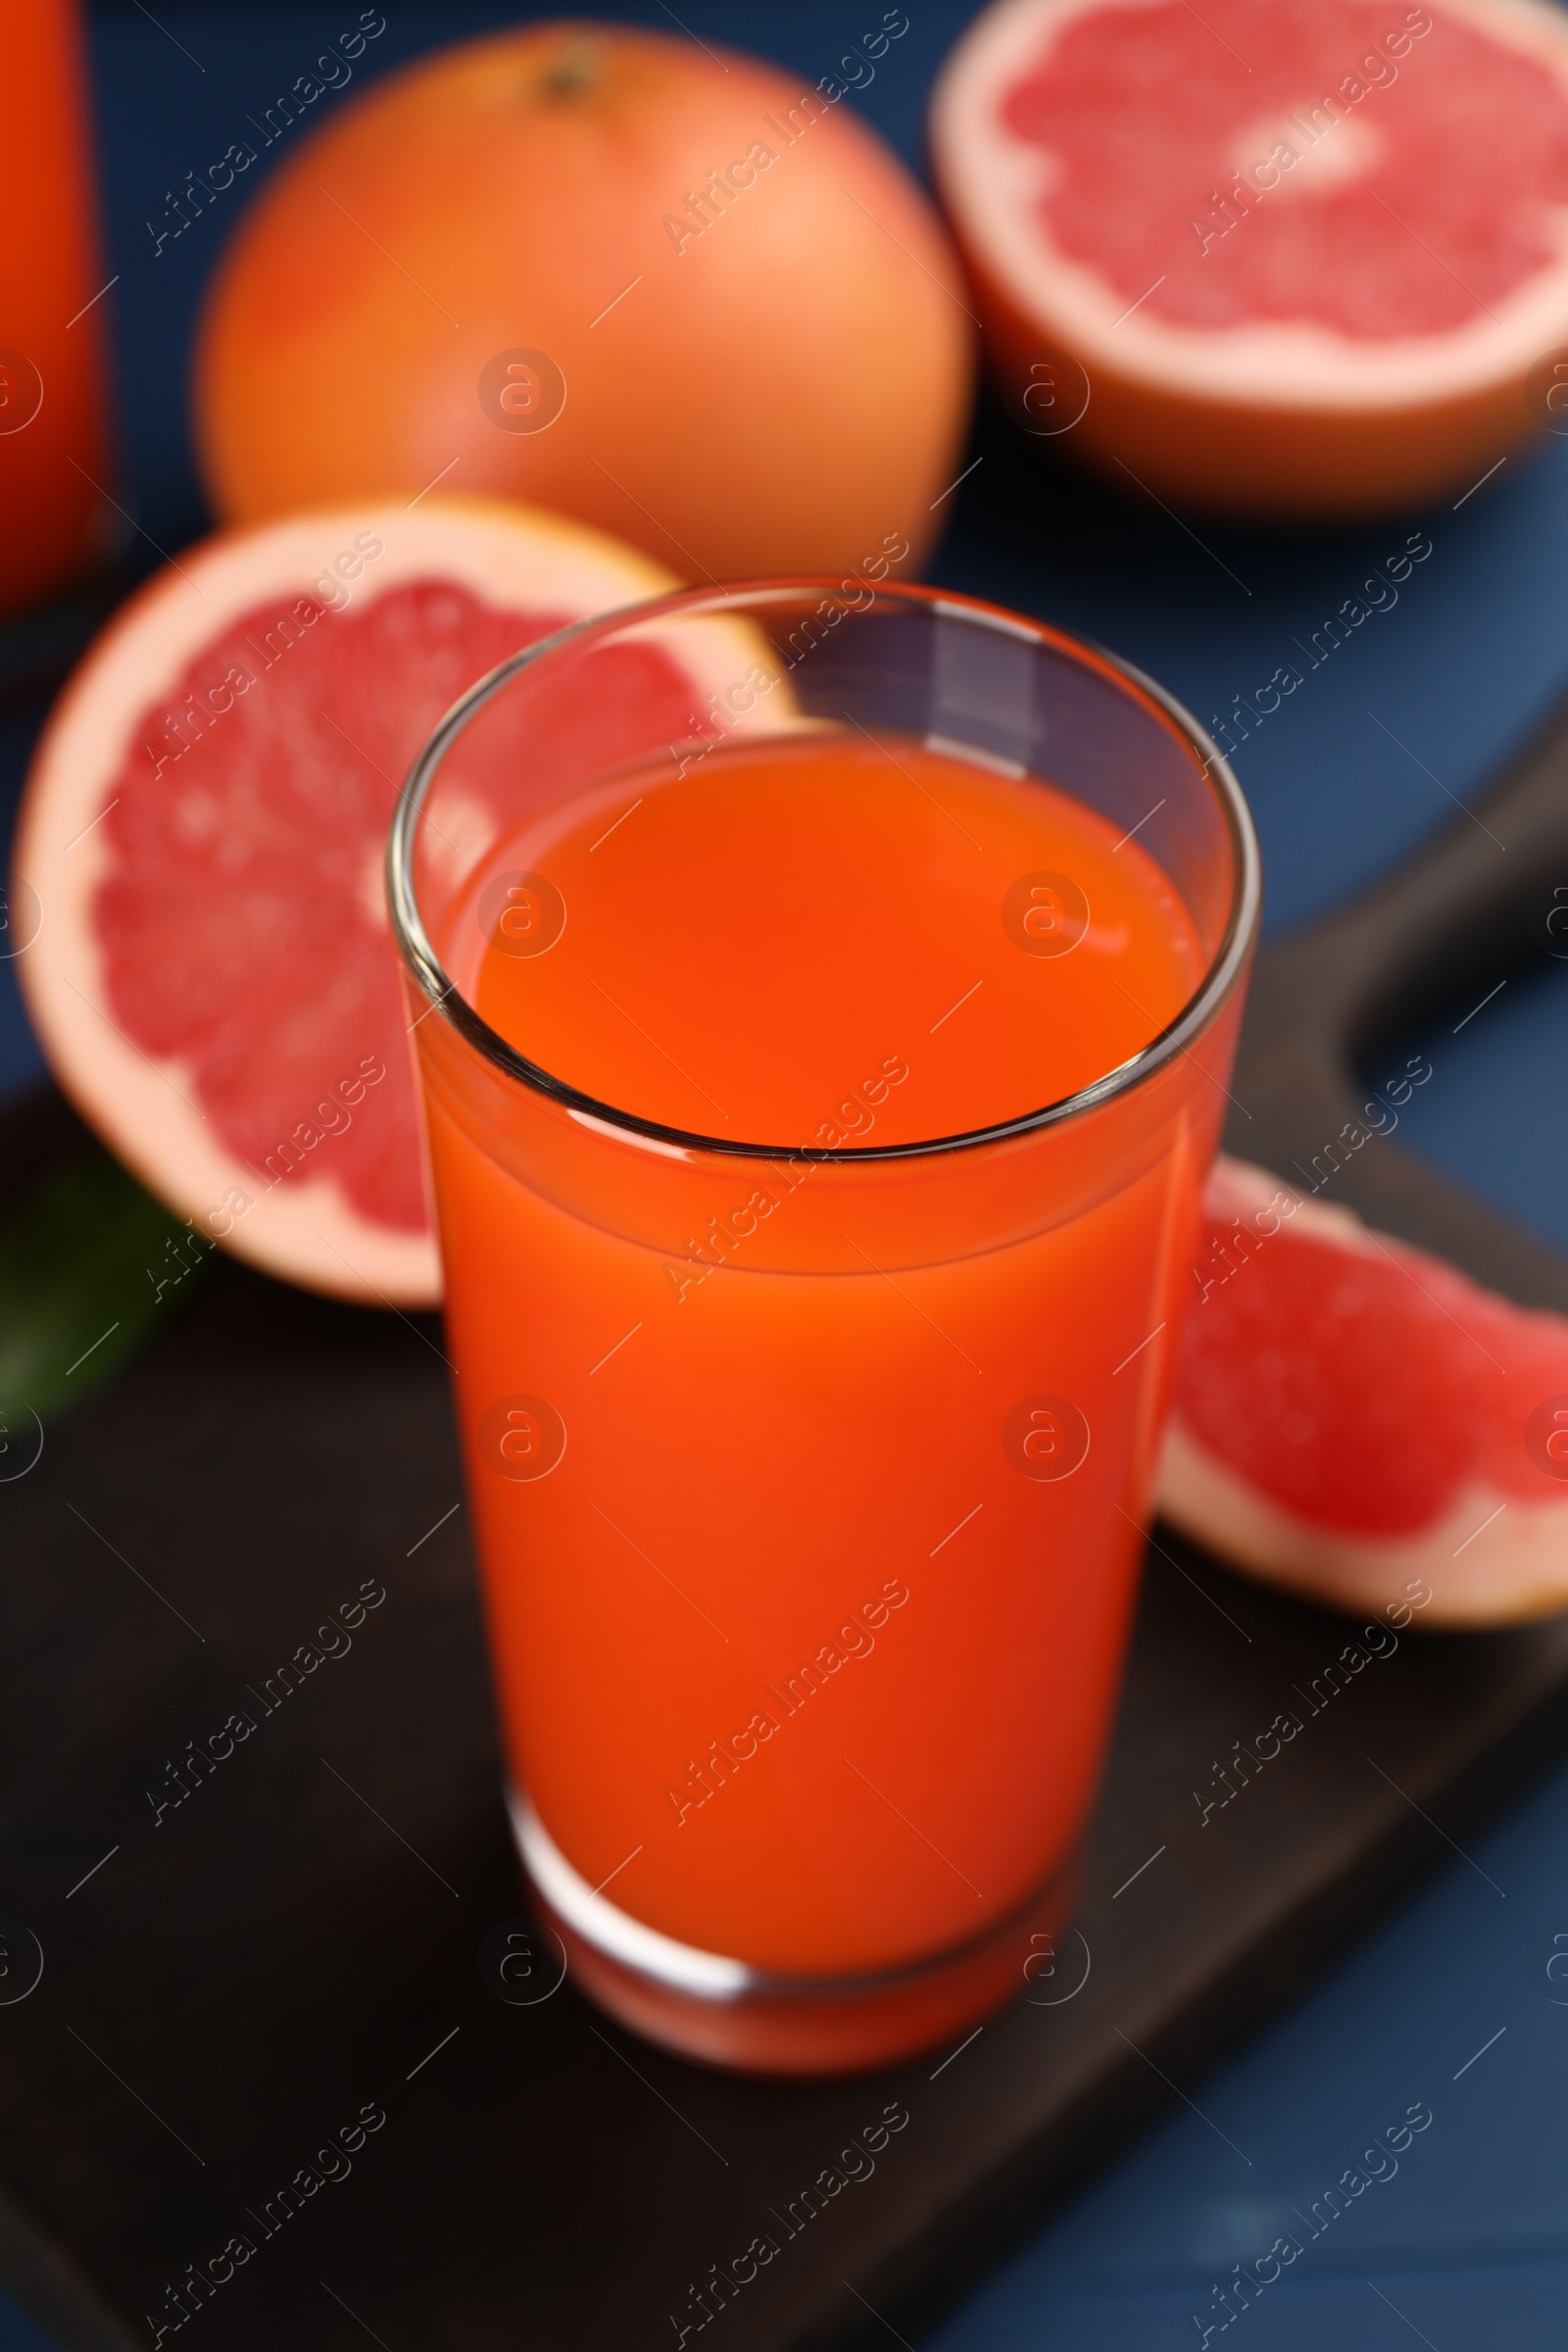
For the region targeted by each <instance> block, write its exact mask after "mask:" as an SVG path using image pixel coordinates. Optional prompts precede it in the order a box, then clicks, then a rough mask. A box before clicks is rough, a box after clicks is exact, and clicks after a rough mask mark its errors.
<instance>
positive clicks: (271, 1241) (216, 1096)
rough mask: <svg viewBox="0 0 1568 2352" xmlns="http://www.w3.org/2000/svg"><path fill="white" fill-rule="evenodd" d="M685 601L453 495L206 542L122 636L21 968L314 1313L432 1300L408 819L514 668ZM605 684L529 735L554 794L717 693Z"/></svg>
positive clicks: (49, 739) (102, 1097)
mask: <svg viewBox="0 0 1568 2352" xmlns="http://www.w3.org/2000/svg"><path fill="white" fill-rule="evenodd" d="M675 584H676V583H675V582H674V581H673V580H671V579H670V577H669V575H668V574H667V573H665V572H664V571H662V569H660V567H659V566H658V565H656V564H652V563H650V562H649V561H648V560H647V559H646V558H645V557H643V556H641V555H639V554H637V553H635V552H634V551H633V550H631V549H629V548H626V547H623V546H621V545H620V544H619V542H617V541H615V540H613V539H610V538H607V537H605V536H603V535H602V534H600V533H599V532H597V531H591V530H588V529H586V528H583V527H581V526H579V525H577V524H573V523H568V522H565V521H564V520H562V519H561V518H560V517H559V516H557V515H545V514H542V513H539V512H537V511H533V510H530V509H527V508H522V507H515V506H504V505H501V504H490V503H486V502H481V501H476V500H461V499H452V500H442V499H438V498H431V499H429V500H427V501H424V502H422V503H420V504H418V505H417V506H416V507H415V508H414V510H413V511H412V512H410V511H409V510H408V509H407V508H405V507H404V506H402V505H398V506H392V507H379V506H371V507H357V508H348V509H344V510H342V511H338V512H328V513H320V514H312V515H301V516H297V517H295V518H293V519H291V520H288V521H284V522H278V523H274V524H270V525H268V526H266V527H264V528H260V529H255V530H246V531H234V532H229V533H224V534H221V535H220V536H218V537H216V538H213V539H209V540H207V541H205V542H203V543H202V544H201V545H200V546H199V547H197V548H195V549H193V550H190V551H188V552H187V553H186V554H184V555H182V556H181V557H180V559H179V560H178V562H177V563H174V564H170V565H169V566H168V568H167V569H166V570H164V571H163V572H161V573H159V575H158V576H157V577H156V578H155V579H154V580H153V581H152V582H151V583H150V584H149V585H148V586H147V587H145V588H144V589H143V590H141V592H140V593H139V594H138V595H137V596H136V597H134V598H133V599H132V600H131V602H130V603H129V604H128V605H127V606H126V607H125V608H124V610H123V612H122V613H120V614H119V615H118V616H117V617H116V619H115V620H114V621H113V622H112V623H111V625H110V626H109V628H108V629H107V630H106V631H105V632H104V634H103V635H102V636H101V637H100V638H99V640H98V642H97V644H96V645H95V646H94V647H93V649H92V650H91V652H90V653H89V654H88V655H87V657H86V659H85V660H84V662H82V663H81V666H80V667H79V668H78V669H77V671H76V673H75V675H74V677H73V679H72V681H71V683H70V684H69V685H68V687H67V689H66V691H65V694H64V696H63V697H62V699H61V702H60V704H59V706H58V708H57V710H56V711H55V714H54V716H53V718H52V720H51V722H50V725H49V728H48V731H47V733H46V734H45V736H44V738H43V741H42V743H41V744H40V746H39V749H38V753H37V756H36V759H35V760H34V763H33V768H32V772H31V775H30V777H29V779H28V783H27V789H26V797H25V804H24V809H23V814H22V822H21V828H20V831H19V835H18V841H17V851H16V874H17V877H18V879H19V881H22V882H25V883H26V884H28V885H30V887H31V889H32V890H33V891H34V892H36V894H37V903H38V905H39V907H41V918H42V919H41V923H40V926H39V929H38V933H37V937H36V939H35V940H34V942H33V944H32V946H31V947H30V949H29V950H28V951H27V953H26V954H25V955H24V956H21V957H20V958H19V960H18V969H19V971H20V973H21V975H22V978H23V983H24V986H25V994H26V999H27V1005H28V1008H29V1010H30V1012H31V1014H32V1017H33V1020H34V1022H35V1024H36V1026H37V1029H38V1032H39V1035H40V1037H41V1039H42V1041H43V1044H44V1047H45V1050H46V1051H47V1053H48V1054H49V1057H50V1059H51V1061H52V1063H53V1065H54V1068H55V1071H56V1074H57V1075H58V1077H59V1078H60V1080H61V1083H62V1084H63V1085H64V1087H65V1088H66V1090H67V1092H68V1093H69V1094H70V1095H71V1096H72V1097H73V1100H74V1101H75V1103H76V1104H77V1107H78V1108H79V1109H80V1110H81V1112H82V1113H83V1115H84V1116H85V1117H86V1118H88V1119H89V1120H90V1121H91V1122H92V1124H93V1125H94V1126H95V1127H96V1128H97V1129H98V1131H99V1133H100V1134H101V1135H102V1136H103V1137H104V1138H105V1140H106V1141H107V1142H108V1143H109V1144H110V1145H111V1146H112V1147H113V1149H114V1150H115V1151H116V1152H119V1153H120V1155H121V1156H122V1157H123V1159H124V1160H125V1161H127V1162H128V1164H129V1165H130V1166H131V1167H132V1168H133V1169H134V1170H135V1171H136V1173H137V1174H138V1175H139V1176H140V1177H141V1178H142V1180H143V1182H144V1183H145V1184H147V1186H148V1187H149V1188H150V1189H151V1190H152V1191H154V1192H156V1193H157V1194H159V1195H160V1196H161V1197H162V1199H164V1200H165V1201H168V1202H169V1203H170V1204H171V1205H172V1207H174V1208H175V1209H177V1210H178V1211H179V1213H180V1214H181V1215H183V1216H184V1217H185V1218H186V1219H187V1220H189V1221H190V1222H191V1223H192V1224H193V1225H195V1226H196V1227H197V1228H198V1229H199V1230H201V1231H202V1232H204V1233H206V1234H209V1235H211V1236H212V1237H213V1238H214V1239H215V1240H217V1241H220V1242H221V1243H222V1244H223V1245H224V1246H225V1247H226V1248H228V1249H230V1250H235V1251H237V1252H238V1253H239V1254H240V1255H241V1256H243V1257H247V1258H250V1259H252V1260H253V1261H254V1262H255V1263H256V1264H258V1265H260V1266H263V1267H266V1268H267V1269H268V1270H269V1271H270V1272H272V1273H276V1274H280V1275H283V1276H285V1277H287V1278H288V1279H290V1280H292V1281H295V1282H300V1283H304V1284H306V1285H308V1286H310V1287H312V1288H315V1289H319V1290H323V1291H329V1292H334V1293H337V1294H339V1295H340V1296H343V1297H347V1298H353V1299H364V1300H367V1301H373V1300H375V1299H380V1300H382V1301H383V1302H386V1303H395V1304H397V1305H400V1306H403V1305H409V1304H415V1305H430V1304H433V1303H434V1301H435V1300H436V1299H438V1298H439V1296H440V1268H439V1262H438V1259H437V1253H436V1246H435V1240H434V1236H433V1233H432V1231H431V1227H430V1222H429V1219H428V1216H427V1214H426V1206H425V1193H424V1177H423V1161H422V1145H421V1140H420V1130H419V1121H418V1111H417V1102H416V1095H415V1084H414V1077H413V1070H412V1058H411V1052H410V1047H409V1043H408V1039H407V1026H408V1019H409V1015H408V1013H407V1010H406V1008H405V1005H404V1001H403V995H402V987H401V982H400V977H399V971H398V964H397V959H396V956H395V952H394V950H393V947H392V942H391V938H390V934H389V931H388V927H387V919H386V913H385V908H384V904H383V897H382V859H383V852H384V845H385V839H386V832H387V826H388V822H389V819H390V816H391V812H392V808H393V804H394V802H395V800H396V798H397V794H398V790H399V788H400V786H401V784H402V781H403V778H404V777H405V775H406V774H407V772H408V769H409V766H410V764H411V762H412V760H413V759H414V757H415V755H416V753H417V751H418V749H419V747H420V745H421V744H422V742H423V741H424V739H425V738H426V736H427V735H428V734H429V732H430V730H431V728H432V727H433V726H434V724H435V722H436V721H437V720H438V719H439V718H440V717H441V715H442V713H443V712H444V711H446V710H447V709H448V707H449V706H450V705H451V704H452V703H453V702H454V701H456V699H457V697H458V696H459V695H460V694H461V693H463V692H464V690H465V689H466V687H468V686H470V685H471V684H472V683H473V682H474V680H475V679H476V678H478V677H480V676H482V675H483V674H484V672H485V671H486V670H488V669H490V668H492V667H493V666H494V664H495V663H496V662H500V661H501V660H503V659H504V658H505V657H506V656H507V655H509V654H512V653H514V652H515V651H516V650H517V649H518V648H520V647H522V646H524V645H527V644H530V643H532V642H533V641H534V640H536V639H538V638H540V637H543V636H546V635H548V634H549V633H550V632H551V631H552V630H554V629H557V628H559V627H561V626H562V625H563V624H564V623H565V622H567V621H570V620H575V619H579V618H581V617H583V616H584V615H586V614H589V613H599V612H603V611H606V610H608V609H610V608H612V607H614V606H618V605H626V604H631V603H634V602H637V601H639V600H640V599H642V598H645V597H648V596H651V595H655V594H658V593H660V592H662V590H664V589H666V588H670V587H673V586H674V585H675ZM598 662H599V667H598V669H597V670H596V673H595V676H594V679H593V680H592V681H591V682H590V683H591V686H592V691H591V692H589V693H584V691H583V688H584V680H583V679H582V677H581V675H580V674H579V675H577V676H576V677H575V678H574V679H573V681H572V682H571V685H570V688H569V690H568V692H567V693H566V694H564V695H563V696H561V698H560V700H561V708H560V710H559V713H558V715H557V720H556V722H555V723H554V725H553V726H551V727H548V728H545V729H544V730H542V731H541V730H540V729H539V728H538V726H537V725H535V726H534V727H533V731H532V733H531V736H530V741H529V745H528V759H529V761H530V766H531V770H532V774H533V776H534V778H535V780H536V782H538V784H539V789H541V790H543V789H547V788H548V786H549V783H550V781H551V779H552V777H553V776H555V777H559V778H560V779H561V780H563V781H564V780H565V778H566V776H567V775H568V774H569V773H570V771H571V768H572V766H573V764H574V763H582V762H589V763H598V762H603V763H606V764H608V763H610V762H612V761H613V760H615V759H616V758H618V757H620V756H622V751H623V748H625V749H630V748H636V749H637V750H639V751H640V750H641V749H642V748H643V747H644V746H645V744H646V742H647V740H648V737H649V731H650V728H652V729H653V730H654V732H655V734H656V736H657V735H662V736H663V737H664V738H665V739H666V740H669V741H672V742H676V743H679V742H682V741H684V740H685V739H686V738H687V737H688V736H689V735H690V734H691V732H692V728H693V720H694V714H695V713H697V712H699V711H702V709H703V703H702V701H701V700H700V697H701V695H702V693H703V692H704V690H705V689H706V687H708V686H711V685H713V684H715V683H717V682H718V681H715V680H714V679H711V678H710V679H706V680H705V679H701V678H698V677H696V676H694V675H690V674H687V673H686V672H685V671H683V670H682V669H681V668H679V667H678V666H677V665H676V663H675V662H674V661H673V660H672V659H671V658H669V657H668V656H667V655H665V654H663V653H657V652H654V651H653V650H651V649H642V650H635V649H634V650H632V651H629V652H626V651H622V652H618V653H617V652H616V651H614V650H613V649H611V650H608V651H605V652H602V653H601V654H600V655H599V656H598ZM727 676H728V672H726V678H727ZM537 709H538V698H537V696H535V697H534V698H533V700H532V702H531V703H530V711H531V712H536V711H537Z"/></svg>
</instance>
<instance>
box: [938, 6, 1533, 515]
mask: <svg viewBox="0 0 1568 2352" xmlns="http://www.w3.org/2000/svg"><path fill="white" fill-rule="evenodd" d="M932 150H933V158H934V162H935V166H936V172H937V177H938V181H939V184H940V186H941V189H942V192H943V195H944V198H945V200H946V202H947V205H948V209H949V213H950V216H951V218H952V220H953V222H954V225H955V227H956V233H957V236H958V241H959V243H960V246H961V247H962V250H963V252H964V256H965V259H966V261H967V262H968V264H969V267H970V270H971V274H972V276H973V279H974V283H975V286H976V289H977V291H978V293H979V294H980V297H981V302H980V307H981V310H982V314H983V316H984V319H985V324H986V330H987V341H988V345H989V347H990V355H991V358H992V360H993V363H994V364H995V365H997V366H998V367H1000V368H1003V369H1004V370H1005V371H1006V372H1007V375H1008V382H1009V387H1010V389H1011V390H1012V391H1013V392H1014V393H1016V390H1017V386H1018V383H1019V381H1021V380H1024V379H1027V377H1028V374H1029V369H1030V368H1031V366H1032V367H1033V368H1035V369H1036V375H1035V379H1034V380H1035V383H1036V384H1037V385H1038V383H1039V381H1040V376H1039V372H1038V371H1039V370H1040V369H1041V368H1046V369H1048V370H1049V368H1050V367H1051V365H1052V363H1053V361H1055V362H1057V363H1062V362H1065V363H1068V364H1070V366H1071V368H1073V369H1075V370H1077V371H1081V373H1082V374H1083V375H1086V376H1087V378H1088V383H1089V386H1090V388H1091V391H1092V397H1091V398H1090V400H1089V405H1088V408H1087V410H1086V411H1085V413H1084V414H1083V416H1082V418H1081V420H1080V421H1079V422H1078V424H1077V426H1076V429H1075V430H1074V431H1073V433H1072V436H1071V443H1072V446H1075V447H1078V448H1080V449H1081V450H1082V451H1083V452H1084V454H1085V455H1086V456H1088V457H1090V458H1091V459H1097V460H1098V461H1100V462H1101V463H1103V464H1105V465H1107V466H1110V468H1111V470H1112V472H1113V473H1115V475H1116V478H1117V479H1118V480H1119V481H1120V482H1121V483H1122V484H1123V486H1126V483H1127V477H1128V473H1129V472H1131V473H1132V474H1134V475H1136V476H1137V477H1138V478H1139V479H1140V480H1141V481H1143V482H1144V483H1145V484H1147V485H1148V486H1149V487H1150V488H1152V489H1154V490H1156V491H1157V492H1159V493H1160V494H1162V495H1166V496H1170V495H1174V496H1176V497H1177V498H1178V500H1181V499H1186V500H1188V501H1190V502H1192V501H1196V502H1199V503H1201V504H1205V505H1208V506H1211V507H1216V508H1221V509H1231V510H1233V511H1239V512H1246V511H1256V512H1272V513H1277V514H1323V515H1329V514H1354V513H1359V512H1370V511H1373V510H1375V509H1377V508H1380V507H1381V508H1396V507H1398V506H1400V505H1407V504H1409V503H1410V502H1411V501H1412V500H1416V499H1419V498H1423V497H1426V496H1429V495H1432V494H1434V493H1435V492H1437V491H1439V490H1441V489H1444V488H1448V487H1453V488H1459V489H1463V488H1467V487H1468V486H1469V485H1470V484H1471V483H1472V482H1473V481H1474V480H1475V479H1476V478H1477V476H1478V475H1479V474H1480V473H1481V472H1482V471H1483V470H1484V468H1485V466H1487V465H1489V464H1492V463H1495V460H1496V459H1497V458H1498V457H1499V456H1500V455H1502V454H1504V453H1505V452H1506V451H1507V450H1508V449H1510V448H1511V447H1513V446H1514V445H1515V444H1516V443H1518V442H1521V441H1522V440H1524V439H1525V438H1526V437H1527V436H1528V435H1529V434H1530V432H1531V431H1532V429H1535V428H1539V427H1544V425H1545V424H1546V423H1547V422H1548V420H1549V419H1548V413H1547V409H1546V406H1545V402H1544V397H1543V398H1542V399H1540V400H1536V401H1534V402H1532V399H1531V396H1530V394H1531V385H1532V381H1533V376H1534V371H1535V370H1536V368H1538V365H1539V364H1540V363H1541V362H1542V361H1543V358H1544V355H1546V354H1549V353H1550V352H1551V351H1552V349H1553V347H1554V346H1558V345H1562V344H1563V343H1565V342H1568V24H1565V22H1564V19H1563V14H1562V11H1561V10H1560V9H1559V8H1557V7H1555V6H1551V5H1548V4H1547V0H1434V4H1433V5H1432V6H1431V7H1430V8H1428V7H1424V6H1422V7H1413V8H1404V7H1401V6H1400V5H1398V4H1397V0H1389V4H1387V5H1385V4H1384V0H1215V4H1214V6H1213V7H1205V8H1203V9H1202V10H1201V11H1197V12H1195V11H1194V10H1192V9H1190V8H1188V7H1187V6H1186V5H1185V0H1000V4H999V5H997V6H994V7H993V8H991V9H989V10H987V11H986V13H985V14H984V15H983V16H982V17H981V18H980V19H979V20H978V22H977V23H976V24H975V25H973V26H972V27H971V29H970V30H969V32H968V33H967V34H966V36H965V38H964V39H963V41H962V42H961V43H960V44H959V46H958V48H957V49H956V51H955V53H954V56H953V58H952V60H951V61H950V63H949V65H948V67H947V69H946V70H945V73H944V74H943V77H942V80H941V82H940V83H939V85H938V89H937V93H936V96H935V99H934V101H933V112H932ZM1057 372H1058V374H1059V373H1060V368H1059V366H1058V370H1057ZM1071 380H1072V381H1073V383H1074V384H1076V383H1077V381H1078V380H1079V379H1078V376H1077V375H1076V374H1075V375H1074V376H1073V377H1072V379H1071ZM1054 388H1056V389H1059V390H1060V392H1061V393H1062V394H1063V396H1064V405H1063V409H1062V414H1061V417H1060V418H1059V421H1060V422H1061V423H1063V424H1065V423H1066V421H1067V417H1068V415H1069V414H1070V411H1071V410H1072V409H1075V408H1076V407H1077V405H1078V399H1077V396H1076V394H1075V396H1074V397H1073V398H1072V400H1071V401H1066V400H1065V394H1066V391H1067V379H1065V378H1064V379H1063V380H1062V382H1061V383H1060V385H1059V386H1058V387H1054ZM1031 406H1032V407H1033V409H1035V410H1037V411H1038V409H1039V407H1040V400H1039V395H1038V392H1037V393H1036V396H1035V398H1034V399H1033V401H1032V403H1031ZM1025 420H1026V421H1030V422H1031V424H1032V429H1034V430H1036V431H1039V430H1041V429H1042V426H1041V423H1040V419H1039V417H1038V416H1035V417H1032V418H1026V419H1025ZM1052 421H1053V422H1055V421H1058V419H1055V418H1053V419H1052ZM1118 464H1119V466H1120V467H1121V468H1122V470H1121V471H1120V472H1117V471H1116V468H1117V466H1118Z"/></svg>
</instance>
